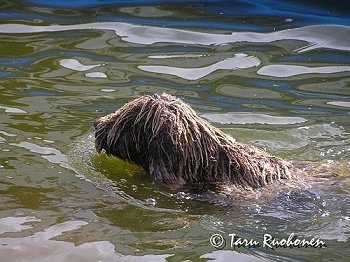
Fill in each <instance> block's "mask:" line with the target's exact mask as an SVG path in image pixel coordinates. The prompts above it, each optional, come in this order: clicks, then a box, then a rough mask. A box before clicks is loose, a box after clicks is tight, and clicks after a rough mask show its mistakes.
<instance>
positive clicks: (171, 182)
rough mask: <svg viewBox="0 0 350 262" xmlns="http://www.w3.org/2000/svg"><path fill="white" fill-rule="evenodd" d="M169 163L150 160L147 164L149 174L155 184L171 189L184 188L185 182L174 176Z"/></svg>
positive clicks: (161, 160) (176, 175)
mask: <svg viewBox="0 0 350 262" xmlns="http://www.w3.org/2000/svg"><path fill="white" fill-rule="evenodd" d="M175 170H176V169H173V168H172V165H171V163H169V162H164V160H163V159H158V160H155V159H152V160H151V162H150V164H149V173H150V175H151V177H152V179H153V180H154V181H155V182H158V183H162V184H165V185H167V186H169V187H170V188H171V189H178V188H181V187H182V186H184V184H185V180H184V179H183V178H182V177H181V176H179V175H178V174H176V173H175V172H174V171H175Z"/></svg>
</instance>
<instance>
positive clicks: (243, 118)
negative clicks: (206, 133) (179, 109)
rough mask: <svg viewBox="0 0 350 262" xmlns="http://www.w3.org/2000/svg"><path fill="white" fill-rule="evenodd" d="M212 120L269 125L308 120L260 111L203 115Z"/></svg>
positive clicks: (227, 122) (225, 122)
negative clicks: (271, 114) (266, 113)
mask: <svg viewBox="0 0 350 262" xmlns="http://www.w3.org/2000/svg"><path fill="white" fill-rule="evenodd" d="M202 116H203V117H204V118H206V119H209V120H210V121H212V122H216V123H220V124H269V125H290V124H298V123H303V122H306V119H304V118H302V117H287V116H283V117H278V116H270V115H265V114H258V113H250V112H249V113H244V112H241V113H239V112H237V113H236V112H229V113H225V114H219V113H208V114H203V115H202Z"/></svg>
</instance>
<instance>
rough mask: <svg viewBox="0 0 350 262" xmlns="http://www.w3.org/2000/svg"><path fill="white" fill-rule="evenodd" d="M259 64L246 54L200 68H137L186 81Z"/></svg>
mask: <svg viewBox="0 0 350 262" xmlns="http://www.w3.org/2000/svg"><path fill="white" fill-rule="evenodd" d="M259 64H260V60H259V59H258V58H256V57H254V56H248V55H246V54H236V55H235V56H234V57H232V58H227V59H224V60H222V61H219V62H217V63H215V64H212V65H209V66H205V67H200V68H180V67H172V66H148V65H140V66H138V68H139V69H141V70H144V71H147V72H153V73H160V74H169V75H175V76H178V77H181V78H183V79H187V80H198V79H200V78H202V77H204V76H206V75H209V74H210V73H212V72H214V71H216V70H219V69H230V70H235V69H244V68H250V67H255V66H258V65H259Z"/></svg>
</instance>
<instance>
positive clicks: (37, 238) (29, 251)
mask: <svg viewBox="0 0 350 262" xmlns="http://www.w3.org/2000/svg"><path fill="white" fill-rule="evenodd" d="M37 221H40V219H37V218H35V217H7V218H2V219H0V228H1V229H2V231H1V232H0V234H1V233H6V232H19V231H23V230H26V229H32V228H34V227H33V226H31V225H22V224H23V223H28V222H37ZM87 224H88V223H87V222H85V221H67V222H64V223H60V224H56V225H53V226H51V227H49V228H46V229H44V230H43V231H39V232H36V233H34V234H32V235H30V236H27V237H17V238H16V237H2V238H0V253H1V258H2V259H5V260H4V261H16V262H21V261H23V262H27V261H51V262H58V261H76V262H78V261H84V262H89V261H94V262H96V261H112V262H113V261H166V258H167V257H169V256H171V255H169V254H164V255H145V256H139V257H138V256H129V255H122V254H120V253H117V252H116V251H115V246H114V245H113V244H112V243H111V242H109V241H95V242H86V243H83V244H80V245H75V244H74V243H71V242H65V241H57V240H52V238H54V237H57V236H61V235H63V234H64V233H65V232H68V231H72V230H77V229H79V228H81V227H83V226H85V225H87ZM32 230H33V229H32Z"/></svg>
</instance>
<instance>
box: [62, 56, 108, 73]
mask: <svg viewBox="0 0 350 262" xmlns="http://www.w3.org/2000/svg"><path fill="white" fill-rule="evenodd" d="M60 65H61V66H63V67H65V68H68V69H71V70H76V71H87V70H90V69H92V68H95V67H98V66H101V64H97V65H83V64H82V63H80V61H78V60H76V59H61V60H60Z"/></svg>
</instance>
